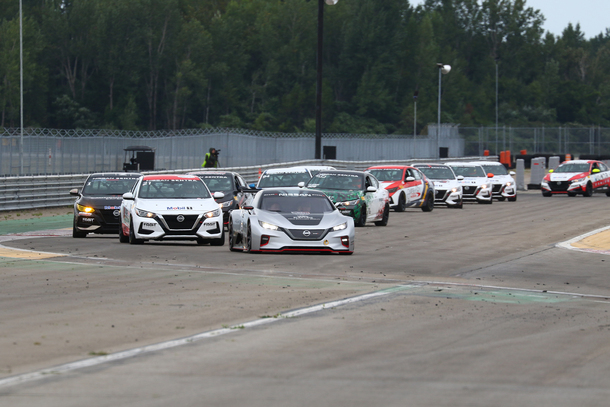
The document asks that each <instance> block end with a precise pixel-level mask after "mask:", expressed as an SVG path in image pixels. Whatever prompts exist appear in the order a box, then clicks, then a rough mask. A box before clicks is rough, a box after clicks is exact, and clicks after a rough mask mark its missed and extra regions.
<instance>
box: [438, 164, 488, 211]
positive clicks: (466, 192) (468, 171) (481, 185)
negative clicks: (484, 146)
mask: <svg viewBox="0 0 610 407" xmlns="http://www.w3.org/2000/svg"><path fill="white" fill-rule="evenodd" d="M445 164H447V165H448V166H450V167H451V169H452V170H453V172H454V173H455V175H457V176H458V177H459V176H460V175H461V176H462V177H464V179H462V180H460V181H459V182H460V185H462V198H463V200H464V201H476V202H477V203H480V204H490V205H491V204H492V203H493V196H492V191H491V180H490V179H491V178H492V177H493V174H491V173H490V174H486V173H485V170H483V167H481V166H480V165H479V164H472V163H463V162H455V163H445Z"/></svg>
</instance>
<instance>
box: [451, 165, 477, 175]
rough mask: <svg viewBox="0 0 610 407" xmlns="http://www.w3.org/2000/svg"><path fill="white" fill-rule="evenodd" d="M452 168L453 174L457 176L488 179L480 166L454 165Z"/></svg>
mask: <svg viewBox="0 0 610 407" xmlns="http://www.w3.org/2000/svg"><path fill="white" fill-rule="evenodd" d="M451 168H453V172H455V175H461V176H463V177H486V175H485V171H483V168H481V167H479V166H478V165H476V166H475V165H473V166H461V165H455V166H453V165H452V166H451Z"/></svg>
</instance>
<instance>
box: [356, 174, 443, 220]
mask: <svg viewBox="0 0 610 407" xmlns="http://www.w3.org/2000/svg"><path fill="white" fill-rule="evenodd" d="M366 171H367V172H369V173H371V174H373V175H374V176H375V178H377V180H379V182H380V183H381V187H382V188H385V189H386V190H387V191H388V193H389V195H390V208H393V209H394V210H395V211H396V212H404V210H405V209H406V208H411V207H416V208H421V210H422V211H424V212H431V211H432V209H434V185H433V184H432V182H431V181H429V180H428V179H427V178H426V177H425V176H424V175H423V174H422V173H421V172H420V171H419V169H417V168H414V167H410V166H406V165H380V166H375V167H369V168H367V169H366Z"/></svg>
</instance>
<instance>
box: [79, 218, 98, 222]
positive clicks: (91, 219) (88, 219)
mask: <svg viewBox="0 0 610 407" xmlns="http://www.w3.org/2000/svg"><path fill="white" fill-rule="evenodd" d="M94 220H95V219H93V218H81V222H93V221H94Z"/></svg>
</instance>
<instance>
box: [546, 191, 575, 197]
mask: <svg viewBox="0 0 610 407" xmlns="http://www.w3.org/2000/svg"><path fill="white" fill-rule="evenodd" d="M570 194H571V192H568V196H574V195H570ZM542 196H544V197H547V198H548V197H549V196H553V194H552V193H550V192H546V191H542Z"/></svg>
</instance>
